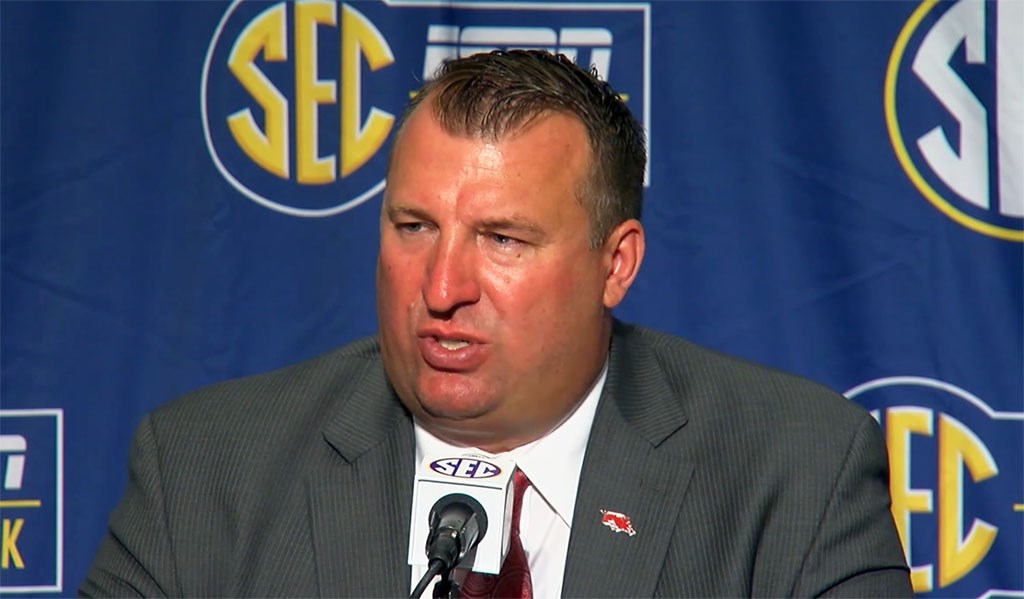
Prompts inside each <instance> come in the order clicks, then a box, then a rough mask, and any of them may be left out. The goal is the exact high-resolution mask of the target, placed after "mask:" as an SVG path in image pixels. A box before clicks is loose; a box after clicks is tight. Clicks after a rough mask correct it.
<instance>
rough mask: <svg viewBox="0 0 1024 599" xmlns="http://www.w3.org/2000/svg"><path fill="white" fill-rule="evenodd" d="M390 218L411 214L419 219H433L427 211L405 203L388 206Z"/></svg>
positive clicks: (387, 210)
mask: <svg viewBox="0 0 1024 599" xmlns="http://www.w3.org/2000/svg"><path fill="white" fill-rule="evenodd" d="M384 211H385V213H387V216H388V218H389V219H393V218H395V217H396V216H411V217H412V218H415V219H418V220H425V221H430V220H432V219H431V217H430V215H429V214H427V213H426V212H425V211H423V210H421V209H419V208H415V207H413V206H407V205H405V204H395V205H392V206H388V207H387V208H386V209H385V210H384Z"/></svg>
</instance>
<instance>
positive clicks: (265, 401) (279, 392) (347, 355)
mask: <svg viewBox="0 0 1024 599" xmlns="http://www.w3.org/2000/svg"><path fill="white" fill-rule="evenodd" d="M379 355H380V348H379V345H378V343H377V340H376V338H375V337H367V338H364V339H360V340H358V341H354V342H352V343H350V344H348V345H344V346H342V347H340V348H337V349H335V350H333V351H331V352H329V353H326V354H323V355H320V356H317V357H314V358H311V359H308V360H305V361H302V362H299V363H296V364H292V365H289V366H285V367H283V368H280V369H277V370H274V371H270V372H266V373H261V374H254V375H250V376H245V377H241V378H237V379H232V380H228V381H223V382H218V383H214V384H212V385H209V386H206V387H202V388H199V389H196V390H194V391H191V392H189V393H186V394H185V395H183V396H181V397H178V398H176V399H174V400H172V401H170V402H168V403H166V404H164V405H163V406H160V407H159V408H157V409H156V410H154V411H153V415H152V416H153V420H154V422H166V423H173V424H174V425H182V426H189V425H200V426H201V425H203V424H204V423H217V424H218V426H230V425H231V424H232V423H235V424H238V425H241V426H251V425H253V424H254V421H257V420H277V421H278V422H281V420H279V419H283V420H295V419H296V418H297V417H299V416H301V414H302V413H305V412H319V411H321V410H322V409H323V408H324V407H325V406H324V405H323V404H325V403H331V402H333V401H336V400H337V399H338V398H339V397H340V396H342V395H344V393H345V390H346V389H347V388H348V387H349V386H351V385H352V384H353V382H355V381H357V380H359V379H361V378H363V377H364V376H367V375H368V374H369V373H370V372H371V371H373V370H374V369H377V368H380V360H379Z"/></svg>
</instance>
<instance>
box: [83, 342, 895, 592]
mask: <svg viewBox="0 0 1024 599" xmlns="http://www.w3.org/2000/svg"><path fill="white" fill-rule="evenodd" d="M414 445H415V444H414V440H413V426H412V421H411V419H410V417H409V415H408V414H407V413H406V412H405V410H404V409H403V407H402V406H401V404H400V403H399V401H398V399H397V397H396V396H395V395H394V392H393V391H392V389H391V388H390V386H389V385H388V382H387V380H386V379H385V377H384V372H383V369H382V366H381V361H380V356H379V347H378V345H377V343H376V341H375V340H373V339H367V340H363V341H359V342H356V343H354V344H352V345H349V346H346V347H343V348H341V349H339V350H337V351H335V352H334V353H331V354H329V355H326V356H324V357H321V358H318V359H315V360H312V361H309V362H305V363H303V364H299V365H296V366H293V367H290V368H287V369H285V370H282V371H279V372H275V373H270V374H266V375H261V376H256V377H251V378H246V379H242V380H238V381H233V382H227V383H223V384H220V385H215V386H213V387H209V388H206V389H203V390H200V391H197V392H194V393H192V394H190V395H188V396H185V397H183V398H181V399H179V400H177V401H174V402H171V403H170V404H168V405H166V406H164V407H162V408H160V409H158V410H157V411H155V412H154V413H152V414H151V415H149V416H147V417H146V418H145V419H144V420H143V421H142V423H141V424H140V426H139V428H138V430H137V432H136V435H135V440H134V444H133V448H132V452H131V465H130V474H129V481H128V488H127V491H126V492H125V495H124V497H123V499H122V500H121V502H120V504H119V505H118V506H117V508H116V509H115V511H114V513H113V514H112V516H111V519H110V532H109V534H108V536H107V537H106V538H105V539H104V540H103V542H102V545H101V546H100V549H99V552H98V554H97V556H96V560H95V562H94V564H93V566H92V569H91V571H90V572H89V574H88V576H87V578H86V580H85V581H84V582H83V583H82V586H81V589H80V592H81V593H82V594H84V595H136V594H138V595H147V596H162V595H171V596H181V595H184V596H211V595H212V596H307V597H314V596H361V597H369V596H390V597H403V596H408V594H409V589H410V569H409V566H408V565H406V551H407V543H408V536H409V527H410V522H409V519H410V513H411V510H412V505H411V504H412V497H411V495H412V480H413V468H414V464H413V461H414ZM579 485H580V486H579V493H578V499H577V504H576V511H575V517H574V519H573V523H572V535H571V538H570V542H569V553H568V560H567V564H566V571H565V583H564V587H563V589H562V594H563V595H564V596H580V597H646V596H664V597H683V596H694V597H698V596H699V597H711V596H768V597H781V596H790V595H793V596H812V595H820V594H825V595H846V596H862V597H883V596H910V594H911V591H910V584H909V579H908V575H907V569H906V564H905V562H904V558H903V554H902V550H901V548H900V543H899V540H898V538H897V535H896V531H895V528H894V526H893V522H892V519H891V517H890V515H889V495H888V477H887V463H886V455H885V449H884V446H883V441H882V438H881V435H880V431H879V428H878V426H877V425H876V423H875V421H874V420H873V419H871V417H870V416H869V415H868V414H866V413H865V412H864V411H863V410H862V409H861V408H859V407H857V406H856V405H854V404H853V403H852V402H849V401H847V400H846V399H844V398H842V397H840V396H838V395H836V394H834V393H832V392H830V391H828V390H826V389H824V388H822V387H820V386H817V385H815V384H813V383H809V382H807V381H804V380H801V379H798V378H795V377H792V376H789V375H785V374H782V373H779V372H776V371H772V370H768V369H765V368H762V367H759V366H754V365H751V364H748V363H745V362H742V361H739V360H736V359H733V358H728V357H725V356H722V355H720V354H716V353H714V352H710V351H708V350H705V349H701V348H698V347H696V346H694V345H692V344H690V343H687V342H685V341H683V340H680V339H677V338H674V337H670V336H667V335H663V334H660V333H656V332H653V331H650V330H647V329H642V328H639V327H631V326H628V325H623V324H621V323H616V326H615V333H614V336H613V340H612V349H611V356H610V363H609V372H608V378H607V382H606V384H605V388H604V393H603V395H602V398H601V403H600V405H599V407H598V411H597V415H596V417H595V420H594V425H593V430H592V432H591V435H590V441H589V444H588V447H587V453H586V458H585V461H584V464H583V472H582V474H581V478H580V483H579ZM602 509H604V510H612V511H616V512H622V513H624V514H628V515H629V516H630V517H631V519H632V524H633V528H634V529H635V530H636V531H637V534H636V535H634V536H628V535H625V534H618V533H614V532H612V531H611V530H610V529H609V528H608V527H606V526H603V525H602V524H601V514H600V511H599V510H602Z"/></svg>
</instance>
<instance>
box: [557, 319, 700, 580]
mask: <svg viewBox="0 0 1024 599" xmlns="http://www.w3.org/2000/svg"><path fill="white" fill-rule="evenodd" d="M627 328H628V327H626V326H625V325H620V324H618V323H616V332H615V334H614V335H613V340H612V348H611V355H610V358H609V370H608V378H607V380H606V382H605V388H604V392H603V394H602V398H601V404H600V406H599V407H598V410H597V414H596V415H595V417H594V425H593V428H592V430H591V433H590V440H589V442H588V444H587V453H586V457H585V458H584V462H583V470H582V473H581V475H580V484H579V491H578V493H577V499H576V509H575V515H574V516H573V523H572V534H571V535H570V540H569V551H568V557H567V560H566V571H565V581H564V583H563V587H562V595H563V596H566V597H573V596H580V597H598V596H605V597H607V596H618V597H643V596H646V597H650V596H652V595H654V592H655V589H656V587H657V583H658V578H659V575H660V572H661V568H662V564H663V563H664V561H665V555H666V552H667V550H668V544H669V540H670V538H671V536H672V533H673V530H674V528H675V521H676V519H677V516H678V514H679V511H680V507H681V504H682V502H683V498H684V496H685V492H686V487H687V485H688V483H689V480H690V476H691V474H692V473H693V464H692V463H691V462H688V461H685V460H684V459H683V458H682V457H681V453H680V450H679V447H678V446H679V445H680V443H679V440H680V438H681V437H682V434H681V433H677V431H679V429H680V428H682V427H683V425H684V424H685V423H686V416H685V414H684V413H683V409H682V406H681V405H680V403H679V400H678V398H677V397H676V394H675V393H674V392H673V390H672V389H671V388H670V386H669V384H668V382H667V381H666V380H665V378H664V375H663V374H662V371H661V369H660V368H659V366H658V363H657V360H656V358H655V356H654V355H653V353H652V352H651V350H650V349H649V348H648V346H647V345H645V344H643V343H640V342H637V341H635V337H636V335H630V334H629V333H628V331H627ZM601 510H605V511H610V512H618V513H621V514H624V515H626V516H628V517H629V519H630V522H631V524H632V528H633V530H635V531H636V533H635V534H634V535H630V534H628V532H615V531H614V530H612V528H610V527H609V526H606V525H604V524H602V513H601Z"/></svg>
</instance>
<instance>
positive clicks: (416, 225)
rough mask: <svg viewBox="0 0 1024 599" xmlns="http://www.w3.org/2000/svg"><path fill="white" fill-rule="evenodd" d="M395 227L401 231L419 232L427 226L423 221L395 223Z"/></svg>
mask: <svg viewBox="0 0 1024 599" xmlns="http://www.w3.org/2000/svg"><path fill="white" fill-rule="evenodd" d="M395 228H396V229H398V230H399V232H401V233H419V232H421V231H423V230H424V229H425V228H426V225H424V224H423V223H421V222H408V223H395Z"/></svg>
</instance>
